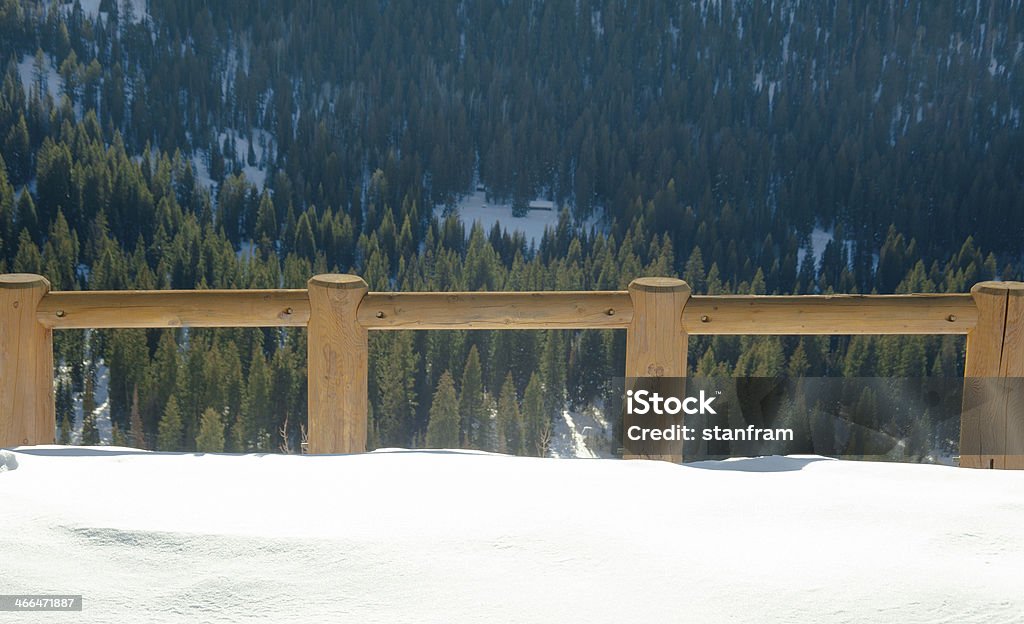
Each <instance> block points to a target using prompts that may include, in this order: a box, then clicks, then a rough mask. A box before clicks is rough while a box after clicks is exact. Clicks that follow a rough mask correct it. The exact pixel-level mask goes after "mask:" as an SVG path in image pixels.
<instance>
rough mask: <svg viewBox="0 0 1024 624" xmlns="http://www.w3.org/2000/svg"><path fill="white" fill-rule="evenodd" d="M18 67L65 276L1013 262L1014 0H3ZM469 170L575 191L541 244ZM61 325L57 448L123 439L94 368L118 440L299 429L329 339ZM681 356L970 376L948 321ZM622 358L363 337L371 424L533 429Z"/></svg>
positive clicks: (492, 434)
mask: <svg viewBox="0 0 1024 624" xmlns="http://www.w3.org/2000/svg"><path fill="white" fill-rule="evenodd" d="M0 71H2V72H3V73H2V85H0V155H2V163H0V272H32V273H40V274H43V275H46V276H47V277H48V278H49V280H50V281H51V284H52V287H53V288H54V289H61V290H78V289H93V290H97V289H165V288H180V289H192V288H278V287H288V288H302V287H304V286H305V283H306V280H307V279H308V278H309V277H310V276H311V275H313V274H316V273H322V272H333V271H337V272H351V273H356V274H359V275H361V276H363V277H364V279H366V281H367V283H368V284H369V286H370V289H371V290H402V291H410V290H551V289H585V290H586V289H618V288H624V287H625V286H626V284H628V282H629V281H630V280H631V279H633V278H635V277H639V276H645V275H659V276H679V277H682V278H683V279H686V280H687V281H688V282H689V283H690V284H691V286H692V287H693V289H694V292H696V293H780V294H790V293H796V294H804V293H831V292H848V293H871V292H877V293H894V292H965V291H966V290H968V289H969V288H970V287H971V285H972V284H974V283H975V282H977V281H981V280H985V279H1021V277H1022V266H1024V262H1022V261H1024V256H1022V254H1024V131H1022V127H1021V107H1022V106H1024V73H1022V72H1024V7H1022V4H1021V1H1020V0H971V1H969V2H968V1H957V0H900V1H898V2H896V1H892V0H828V1H823V2H800V1H798V0H776V1H774V2H739V1H730V0H718V1H714V0H700V1H693V2H691V1H687V2H673V1H669V0H637V1H629V2H622V1H620V0H575V1H565V2H561V1H559V2H540V1H533V2H530V1H520V0H509V1H502V2H475V1H472V0H462V1H458V2H455V1H437V2H406V1H404V0H402V1H400V0H359V1H355V2H293V1H291V0H238V1H231V2H216V1H210V0H148V1H147V0H127V1H126V0H86V1H83V0H75V2H73V3H66V2H65V3H62V2H57V1H51V0H37V1H32V0H20V1H19V0H0ZM477 188H480V189H484V192H485V193H486V196H487V199H488V200H489V201H492V202H504V203H508V204H510V205H512V206H513V207H514V209H515V210H516V211H517V213H523V212H526V211H527V206H528V204H529V202H530V201H531V200H533V199H535V198H538V197H544V198H550V200H551V201H553V202H554V204H555V205H556V207H557V218H555V219H552V226H551V227H550V228H549V229H548V230H547V231H546V232H545V234H544V236H543V237H542V238H541V239H540V240H532V239H528V238H527V237H526V236H525V235H524V234H522V233H521V232H519V231H517V228H516V223H515V219H512V220H511V221H510V222H501V223H496V224H494V225H493V226H491V227H487V228H485V227H482V226H479V225H477V226H474V225H473V224H472V223H465V222H463V221H462V220H461V219H460V212H459V206H460V201H461V199H462V198H463V197H465V196H466V195H467V194H469V193H471V192H473V191H475V190H476V189H477ZM815 241H819V242H820V247H821V248H820V249H816V244H815ZM55 348H56V358H55V363H56V370H55V375H56V377H57V380H58V382H57V407H58V421H59V422H60V425H61V427H60V429H61V432H62V433H61V436H62V438H63V440H65V441H69V440H72V439H74V440H76V441H80V442H83V443H88V442H90V441H96V440H97V439H98V435H99V434H98V431H97V427H96V423H95V422H93V418H92V417H91V416H90V414H91V413H92V412H93V411H94V410H93V408H94V407H96V405H95V396H94V395H95V387H96V385H97V383H99V380H100V377H101V376H102V377H103V380H104V383H106V384H108V388H109V413H110V418H111V422H112V423H113V427H114V432H113V436H114V441H115V442H118V443H122V444H135V445H138V446H145V447H148V448H155V449H161V450H178V449H185V450H195V449H198V450H228V451H245V450H278V449H281V448H283V447H284V448H291V449H295V448H297V446H298V442H299V439H300V438H301V431H302V428H303V423H304V420H305V396H306V388H305V383H306V381H305V380H306V372H305V351H306V345H305V333H304V331H301V330H293V329H283V330H251V329H237V330H122V331H93V332H78V331H75V332H60V333H58V334H57V335H56V336H55ZM690 349H691V352H690V359H689V361H690V363H691V367H692V368H693V372H694V373H695V374H701V375H733V374H735V375H758V376H777V375H780V376H786V375H788V376H801V375H826V376H852V377H858V376H870V375H898V376H908V377H919V376H946V375H948V376H956V375H960V374H962V367H963V339H962V338H958V337H949V336H947V337H937V336H936V337H928V336H922V337H916V336H915V337H893V338H884V339H883V338H873V337H854V338H850V337H842V336H840V337H831V338H829V337H806V338H776V337H765V338H747V337H716V338H713V339H711V338H700V339H693V340H691V346H690ZM623 359H624V336H623V335H621V332H610V331H608V332H598V331H586V332H569V331H547V332H534V331H522V332H491V331H462V332H380V333H374V334H371V368H370V397H371V411H372V414H371V440H370V445H371V446H372V447H377V446H411V445H415V446H423V445H430V446H442V447H452V446H467V447H474V448H484V449H490V450H498V451H503V452H510V453H521V454H541V453H542V452H543V450H544V447H545V444H546V441H547V436H548V435H549V429H550V423H551V421H552V418H553V417H554V416H555V415H556V414H558V413H559V412H560V410H561V409H562V408H563V407H564V406H566V405H570V406H575V407H582V406H587V405H592V404H596V403H600V402H601V401H602V400H603V399H604V398H605V395H606V394H607V393H608V392H609V391H610V387H609V380H610V379H611V378H612V377H613V376H615V375H617V374H621V373H620V371H621V369H622V365H623ZM76 405H77V406H78V407H77V408H76ZM76 409H80V410H81V412H82V413H84V414H86V416H85V418H84V423H81V426H80V427H79V428H77V429H80V431H76V427H75V426H74V423H73V421H74V418H75V413H76ZM492 414H493V415H494V417H493V418H492Z"/></svg>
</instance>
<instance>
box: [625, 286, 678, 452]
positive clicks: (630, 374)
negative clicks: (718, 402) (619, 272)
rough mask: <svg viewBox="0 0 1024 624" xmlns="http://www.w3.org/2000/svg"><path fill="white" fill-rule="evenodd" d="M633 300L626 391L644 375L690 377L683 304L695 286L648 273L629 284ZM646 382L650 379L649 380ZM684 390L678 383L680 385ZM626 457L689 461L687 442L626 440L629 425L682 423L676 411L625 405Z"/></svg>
mask: <svg viewBox="0 0 1024 624" xmlns="http://www.w3.org/2000/svg"><path fill="white" fill-rule="evenodd" d="M629 297H630V299H631V300H632V302H633V320H632V322H631V323H630V324H629V327H628V328H627V329H626V390H627V391H628V390H631V389H633V388H632V387H631V386H635V382H634V381H633V380H635V379H636V378H638V377H674V378H681V377H686V349H687V346H688V338H687V335H686V332H685V331H683V308H684V307H685V306H686V302H687V301H688V300H689V299H690V286H689V285H688V284H687V283H686V282H684V281H683V280H679V279H675V278H669V277H642V278H639V279H635V280H633V281H632V282H630V284H629ZM644 385H645V386H646V384H644ZM676 389H677V390H679V388H678V386H677V388H676ZM623 412H624V413H623V423H622V424H623V426H622V434H623V442H624V444H623V445H624V446H625V447H626V453H625V454H624V455H623V458H624V459H635V458H645V459H662V460H666V461H672V462H676V463H678V462H681V461H682V460H683V443H682V441H681V440H680V441H644V442H632V441H631V442H628V443H627V441H626V440H625V436H626V435H627V431H628V428H629V427H630V426H631V425H633V424H637V425H641V426H643V427H645V428H651V427H656V428H663V427H667V426H671V425H673V424H682V422H681V421H682V419H681V418H679V417H673V416H651V415H644V416H642V417H641V416H630V415H629V414H626V413H625V410H623Z"/></svg>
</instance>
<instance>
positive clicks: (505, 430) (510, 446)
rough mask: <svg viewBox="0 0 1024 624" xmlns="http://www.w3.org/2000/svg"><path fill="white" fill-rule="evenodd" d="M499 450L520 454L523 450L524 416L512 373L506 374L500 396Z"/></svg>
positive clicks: (500, 451)
mask: <svg viewBox="0 0 1024 624" xmlns="http://www.w3.org/2000/svg"><path fill="white" fill-rule="evenodd" d="M497 417H498V422H497V430H498V431H497V433H498V449H497V450H498V452H499V453H508V454H510V455H519V454H521V453H522V451H523V432H522V418H521V416H520V414H519V402H518V399H517V398H516V387H515V383H514V382H513V381H512V373H508V374H507V375H506V376H505V383H504V384H502V386H501V393H500V394H499V396H498V415H497Z"/></svg>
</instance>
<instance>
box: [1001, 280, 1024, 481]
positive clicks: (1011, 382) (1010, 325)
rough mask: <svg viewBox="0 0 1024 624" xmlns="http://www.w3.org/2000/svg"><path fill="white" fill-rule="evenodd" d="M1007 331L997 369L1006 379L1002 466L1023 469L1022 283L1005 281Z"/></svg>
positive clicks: (1023, 302) (1023, 355)
mask: <svg viewBox="0 0 1024 624" xmlns="http://www.w3.org/2000/svg"><path fill="white" fill-rule="evenodd" d="M1006 295H1007V299H1006V331H1005V332H1004V334H1003V354H1002V357H1001V359H1000V362H999V373H1000V375H1001V376H1002V377H1004V378H1005V379H1006V433H1005V434H1004V439H1005V440H1006V456H1005V458H1004V460H1003V463H1004V467H1005V468H1007V469H1013V470H1024V284H1022V283H1020V282H1011V283H1008V284H1007V292H1006Z"/></svg>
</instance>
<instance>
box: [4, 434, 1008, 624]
mask: <svg viewBox="0 0 1024 624" xmlns="http://www.w3.org/2000/svg"><path fill="white" fill-rule="evenodd" d="M13 454H14V455H15V459H16V461H17V470H11V471H6V472H2V473H0V501H3V509H4V514H3V516H4V530H3V531H2V532H0V553H2V555H3V566H4V579H5V584H4V591H5V592H6V593H13V594H17V593H66V592H74V593H81V594H83V595H84V613H83V614H82V617H84V618H85V619H84V620H82V621H89V622H92V623H96V624H103V623H106V622H128V621H130V622H136V623H142V624H145V623H147V622H161V623H175V622H197V621H202V622H213V623H225V622H242V621H246V622H248V621H252V620H253V619H254V617H255V618H257V619H260V620H261V621H268V622H269V621H272V622H307V621H323V622H327V621H331V622H337V621H345V622H365V623H374V622H441V621H444V622H455V623H459V622H490V621H494V622H499V621H500V622H505V621H514V622H623V621H672V622H763V623H772V622H817V623H822V624H828V623H832V622H866V621H887V622H901V623H904V624H915V623H922V624H923V623H925V622H928V623H929V624H932V623H935V622H962V621H1013V620H1015V619H1016V618H1017V617H1018V615H1019V614H1020V613H1024V593H1021V591H1020V583H1019V579H1020V578H1021V577H1022V575H1024V557H1021V555H1020V553H1021V552H1024V535H1022V533H1021V531H1020V518H1021V515H1022V514H1024V473H1022V472H1014V471H999V470H966V469H957V468H949V467H943V466H927V465H910V464H890V463H868V462H846V461H836V460H826V459H824V458H820V457H763V458H754V459H737V460H730V461H725V462H700V463H696V464H690V465H683V466H679V465H671V464H667V463H663V462H648V461H619V460H600V459H590V460H553V459H537V458H525V457H509V456H503V455H493V454H486V453H474V452H462V451H432V452H431V451H406V450H392V451H388V452H374V453H368V454H363V455H350V456H295V455H291V456H280V455H244V456H232V455H202V454H191V453H150V452H144V451H135V450H132V449H120V448H113V447H93V448H88V447H79V448H70V447H22V448H17V449H14V453H13ZM5 463H6V460H5ZM75 484H88V487H78V486H76V485H75ZM257 614H258V615H257ZM76 621H78V620H76Z"/></svg>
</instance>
